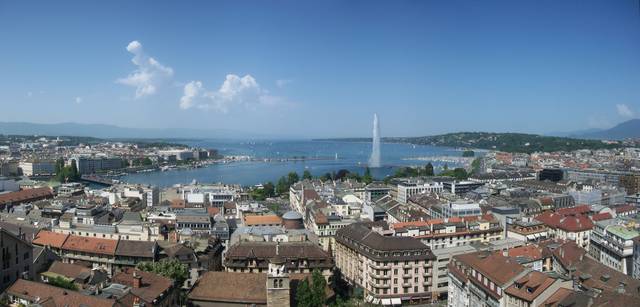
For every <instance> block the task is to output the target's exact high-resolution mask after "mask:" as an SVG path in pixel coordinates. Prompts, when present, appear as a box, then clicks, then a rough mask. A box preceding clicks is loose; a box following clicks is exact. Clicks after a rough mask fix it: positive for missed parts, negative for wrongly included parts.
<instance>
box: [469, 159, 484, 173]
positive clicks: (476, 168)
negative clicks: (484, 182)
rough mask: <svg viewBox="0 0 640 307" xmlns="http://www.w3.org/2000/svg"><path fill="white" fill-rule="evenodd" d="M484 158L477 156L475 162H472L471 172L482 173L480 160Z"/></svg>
mask: <svg viewBox="0 0 640 307" xmlns="http://www.w3.org/2000/svg"><path fill="white" fill-rule="evenodd" d="M481 159H482V158H475V159H473V162H471V173H473V174H478V173H480V162H481Z"/></svg>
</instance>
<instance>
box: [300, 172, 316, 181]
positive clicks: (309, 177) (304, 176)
mask: <svg viewBox="0 0 640 307" xmlns="http://www.w3.org/2000/svg"><path fill="white" fill-rule="evenodd" d="M302 179H307V180H311V179H313V175H311V172H310V171H309V170H304V172H303V173H302Z"/></svg>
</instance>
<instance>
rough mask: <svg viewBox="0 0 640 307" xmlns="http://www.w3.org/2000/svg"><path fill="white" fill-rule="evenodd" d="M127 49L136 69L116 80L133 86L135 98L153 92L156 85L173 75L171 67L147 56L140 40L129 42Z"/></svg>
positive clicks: (156, 88)
mask: <svg viewBox="0 0 640 307" xmlns="http://www.w3.org/2000/svg"><path fill="white" fill-rule="evenodd" d="M127 51H129V52H130V53H131V54H133V58H132V59H131V62H132V63H133V64H134V65H135V66H136V69H135V70H134V71H133V72H131V73H130V74H129V75H128V76H126V77H124V78H120V79H118V80H116V82H117V83H120V84H124V85H127V86H131V87H135V88H136V95H135V98H136V99H138V98H142V97H144V96H149V95H153V94H155V93H156V91H157V90H158V87H160V86H161V85H162V84H163V83H165V82H166V81H167V80H168V79H170V78H171V77H172V76H173V69H172V68H171V67H168V66H164V65H162V64H160V62H158V61H157V60H156V59H154V58H153V57H151V56H148V55H147V54H146V53H145V52H144V50H143V48H142V44H141V43H140V42H138V41H132V42H130V43H129V45H127Z"/></svg>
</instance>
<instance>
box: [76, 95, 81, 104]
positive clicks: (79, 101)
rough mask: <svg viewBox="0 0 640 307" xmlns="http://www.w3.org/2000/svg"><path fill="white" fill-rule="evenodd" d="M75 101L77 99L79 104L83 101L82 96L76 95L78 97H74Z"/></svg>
mask: <svg viewBox="0 0 640 307" xmlns="http://www.w3.org/2000/svg"><path fill="white" fill-rule="evenodd" d="M74 101H75V102H76V103H77V104H81V103H82V97H80V96H78V97H76V99H74Z"/></svg>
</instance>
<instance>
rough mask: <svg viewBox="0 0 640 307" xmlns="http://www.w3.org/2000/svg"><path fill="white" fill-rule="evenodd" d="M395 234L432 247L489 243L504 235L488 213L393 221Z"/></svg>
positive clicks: (392, 227) (391, 226)
mask: <svg viewBox="0 0 640 307" xmlns="http://www.w3.org/2000/svg"><path fill="white" fill-rule="evenodd" d="M390 228H391V230H393V234H394V235H395V236H401V237H413V238H416V239H419V240H420V241H422V243H424V244H425V245H427V246H429V248H431V249H432V250H436V249H442V248H448V247H457V246H464V245H469V244H471V243H474V242H489V241H494V240H499V239H501V238H502V237H503V228H502V226H500V223H499V222H498V220H497V219H495V218H494V217H493V215H491V214H487V215H482V216H472V217H462V218H459V217H454V218H448V219H431V220H426V221H415V222H405V223H396V224H391V225H390Z"/></svg>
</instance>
